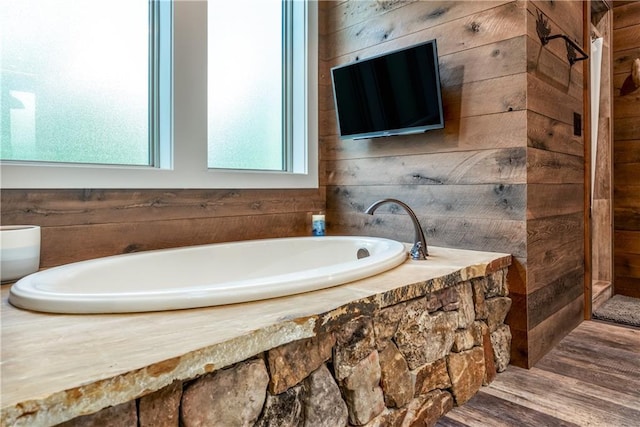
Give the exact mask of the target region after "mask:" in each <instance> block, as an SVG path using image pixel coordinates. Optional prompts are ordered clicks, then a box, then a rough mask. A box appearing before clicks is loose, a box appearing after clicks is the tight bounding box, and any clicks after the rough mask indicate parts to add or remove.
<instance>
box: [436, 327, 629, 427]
mask: <svg viewBox="0 0 640 427" xmlns="http://www.w3.org/2000/svg"><path fill="white" fill-rule="evenodd" d="M438 425H439V426H441V427H447V426H451V427H459V426H483V427H484V426H562V425H579V426H616V427H618V426H620V427H627V426H628V427H632V426H633V427H637V426H638V425H640V329H637V328H628V327H622V326H618V325H614V324H607V323H602V322H594V321H586V322H583V323H582V324H580V325H579V326H578V327H577V328H576V329H574V330H573V331H572V332H571V333H570V334H569V335H568V336H567V337H565V338H564V339H563V340H562V341H561V342H560V343H559V344H558V345H557V346H556V347H555V348H554V349H552V350H551V351H550V352H549V353H548V354H547V355H546V356H545V357H543V358H542V359H541V360H540V362H538V363H537V364H536V366H535V367H534V368H532V369H529V370H526V369H521V368H517V367H514V366H510V367H509V368H508V369H507V371H506V372H503V373H501V374H499V375H498V377H497V378H496V380H495V381H494V382H493V383H492V384H491V385H490V386H488V387H484V388H482V390H481V391H480V393H478V394H477V395H476V396H475V397H474V398H473V399H471V400H470V401H469V402H467V403H466V404H465V405H463V406H462V407H457V408H454V409H453V410H452V411H450V412H449V413H448V414H447V415H446V417H445V418H443V419H442V420H441V423H440V424H438Z"/></svg>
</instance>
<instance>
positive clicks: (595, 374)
mask: <svg viewBox="0 0 640 427" xmlns="http://www.w3.org/2000/svg"><path fill="white" fill-rule="evenodd" d="M536 368H539V369H543V370H545V371H549V372H554V373H556V374H559V375H565V376H567V377H571V378H576V379H582V380H584V381H586V382H588V383H591V384H595V385H597V386H600V387H603V388H608V389H612V390H617V391H621V392H624V393H628V394H630V395H631V396H636V397H638V398H640V378H638V377H633V376H628V375H616V374H613V373H612V372H611V371H609V370H607V369H606V368H603V367H597V366H595V365H593V366H589V367H586V368H585V366H584V365H578V364H576V363H575V360H574V359H571V358H569V357H562V356H555V357H553V358H548V359H546V360H541V361H540V362H538V363H537V364H536Z"/></svg>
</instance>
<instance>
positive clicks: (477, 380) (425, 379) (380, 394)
mask: <svg viewBox="0 0 640 427" xmlns="http://www.w3.org/2000/svg"><path fill="white" fill-rule="evenodd" d="M507 295H508V290H507V283H506V270H505V269H503V270H498V271H496V272H493V273H491V274H490V275H489V276H487V277H480V278H475V279H471V280H468V281H462V282H459V283H457V284H454V285H453V286H449V287H445V288H444V289H440V290H437V291H433V292H428V293H425V294H424V295H423V296H419V297H414V295H406V294H405V295H404V296H403V297H401V298H395V299H396V303H394V304H392V305H386V306H384V305H385V304H384V303H383V304H376V305H377V306H376V307H374V308H371V304H364V303H362V302H360V303H357V302H356V303H353V304H350V305H347V306H344V307H341V309H339V310H338V311H336V313H337V314H336V313H334V314H333V315H332V316H331V317H330V318H329V319H328V320H327V319H325V322H324V323H323V326H322V327H321V328H319V330H318V331H317V335H316V336H315V337H313V338H309V339H303V340H299V341H295V342H292V343H289V344H285V345H283V346H280V347H277V348H274V349H271V350H269V351H267V352H265V353H263V354H259V355H256V356H255V357H253V358H251V359H249V360H245V361H242V362H240V363H237V364H235V365H233V366H231V367H228V368H225V369H221V370H218V371H215V372H213V373H210V374H206V375H203V376H201V377H199V378H196V379H194V380H190V381H175V382H174V383H173V384H171V385H170V386H168V387H165V388H163V389H161V390H159V391H156V392H154V393H152V394H148V395H146V396H143V397H141V398H139V399H137V400H134V401H131V402H128V403H124V404H121V405H117V406H113V407H110V408H107V409H104V410H102V411H100V412H98V413H96V414H93V415H86V416H82V417H78V418H75V419H73V420H71V421H69V422H67V423H64V424H62V425H65V426H93V425H95V426H103V425H114V426H115V425H117V426H141V427H145V426H154V427H158V426H178V425H183V426H185V427H189V426H224V427H228V426H278V427H282V426H328V427H336V426H346V425H366V426H414V425H433V424H435V422H436V421H437V419H438V418H440V417H441V416H442V415H443V414H444V413H446V412H447V411H448V410H450V409H451V408H452V407H453V406H454V405H462V404H464V403H465V402H466V401H468V400H469V399H470V398H471V397H472V396H473V395H474V394H475V393H476V392H477V391H478V390H479V389H480V387H481V386H482V385H487V384H489V383H490V382H491V381H492V380H493V379H494V378H495V375H496V372H501V371H503V370H504V369H505V368H506V367H507V364H508V363H509V354H510V346H511V333H510V331H509V327H508V326H507V325H505V324H504V319H505V316H506V315H507V312H508V311H509V309H510V307H511V300H510V299H509V298H508V297H507ZM406 298H410V299H408V300H406ZM403 299H405V300H403ZM398 300H400V302H398Z"/></svg>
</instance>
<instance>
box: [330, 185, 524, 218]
mask: <svg viewBox="0 0 640 427" xmlns="http://www.w3.org/2000/svg"><path fill="white" fill-rule="evenodd" d="M327 190H328V193H327V209H335V210H347V211H355V212H363V211H364V210H365V209H366V208H367V206H369V205H370V204H371V203H373V202H374V201H376V200H377V199H382V198H385V197H394V198H398V199H400V200H402V201H404V202H405V203H407V204H408V205H409V206H411V207H412V208H413V209H414V210H416V211H417V214H418V215H420V216H423V215H424V216H427V217H431V216H447V217H458V218H484V219H502V220H509V221H513V220H523V219H524V211H525V205H524V193H525V191H526V186H525V185H524V184H478V185H404V186H402V185H380V186H360V185H357V186H330V187H329V188H328V189H327ZM329 193H330V194H329ZM330 196H331V201H329V200H328V199H329V197H330ZM394 206H395V205H388V206H383V207H381V208H380V209H379V210H378V211H377V213H383V212H392V211H397V212H401V210H400V209H399V208H398V207H397V206H395V207H394Z"/></svg>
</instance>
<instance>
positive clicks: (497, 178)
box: [327, 148, 527, 185]
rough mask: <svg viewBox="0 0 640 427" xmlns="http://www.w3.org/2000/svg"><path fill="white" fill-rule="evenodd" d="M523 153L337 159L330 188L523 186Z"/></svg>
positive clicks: (331, 168)
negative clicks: (424, 185)
mask: <svg viewBox="0 0 640 427" xmlns="http://www.w3.org/2000/svg"><path fill="white" fill-rule="evenodd" d="M525 162H526V150H525V149H524V148H508V149H493V150H477V151H462V152H454V153H434V154H422V155H411V156H396V157H374V158H365V159H352V160H338V161H335V162H332V163H331V164H330V165H328V166H327V173H328V183H329V185H385V184H386V185H388V184H394V185H395V184H400V185H421V184H436V185H450V184H496V183H503V184H523V183H525V182H526V171H527V170H526V165H525Z"/></svg>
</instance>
